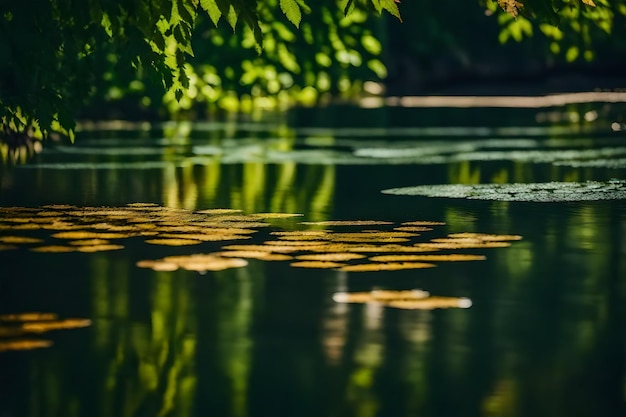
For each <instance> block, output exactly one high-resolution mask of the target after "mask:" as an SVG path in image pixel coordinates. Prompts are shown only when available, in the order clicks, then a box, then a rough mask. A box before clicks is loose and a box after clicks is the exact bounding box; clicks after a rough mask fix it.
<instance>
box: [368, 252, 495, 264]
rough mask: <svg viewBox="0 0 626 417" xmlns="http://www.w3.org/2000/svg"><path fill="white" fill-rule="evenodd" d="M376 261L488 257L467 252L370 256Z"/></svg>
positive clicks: (443, 260) (480, 258) (451, 259)
mask: <svg viewBox="0 0 626 417" xmlns="http://www.w3.org/2000/svg"><path fill="white" fill-rule="evenodd" d="M369 259H370V260H371V261H374V262H412V261H426V262H437V261H442V262H455V261H483V260H485V259H487V258H486V257H485V256H483V255H467V254H454V253H451V254H446V255H381V256H372V257H370V258H369Z"/></svg>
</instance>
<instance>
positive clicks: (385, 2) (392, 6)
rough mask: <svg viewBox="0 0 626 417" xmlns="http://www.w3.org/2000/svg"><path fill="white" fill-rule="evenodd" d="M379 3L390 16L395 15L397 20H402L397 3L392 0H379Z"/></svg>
mask: <svg viewBox="0 0 626 417" xmlns="http://www.w3.org/2000/svg"><path fill="white" fill-rule="evenodd" d="M380 5H381V6H382V8H383V9H385V10H387V11H388V12H389V13H390V14H391V15H392V16H395V17H396V18H398V20H399V21H401V22H402V17H400V10H398V5H397V4H396V2H395V1H394V0H380Z"/></svg>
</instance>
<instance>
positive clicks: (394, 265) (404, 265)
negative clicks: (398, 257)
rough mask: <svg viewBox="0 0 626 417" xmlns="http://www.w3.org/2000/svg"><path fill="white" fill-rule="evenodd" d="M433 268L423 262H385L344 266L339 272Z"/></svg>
mask: <svg viewBox="0 0 626 417" xmlns="http://www.w3.org/2000/svg"><path fill="white" fill-rule="evenodd" d="M434 266H435V265H434V264H429V263H425V262H385V263H368V264H357V265H346V266H343V267H341V268H339V270H340V271H345V272H370V271H398V270H401V269H423V268H433V267H434Z"/></svg>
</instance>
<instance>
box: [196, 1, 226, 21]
mask: <svg viewBox="0 0 626 417" xmlns="http://www.w3.org/2000/svg"><path fill="white" fill-rule="evenodd" d="M200 7H202V10H204V11H205V12H207V14H208V15H209V17H210V18H211V21H212V22H213V24H214V25H215V26H217V23H218V22H219V20H220V17H222V11H221V10H220V8H219V7H218V6H217V3H216V2H215V0H200Z"/></svg>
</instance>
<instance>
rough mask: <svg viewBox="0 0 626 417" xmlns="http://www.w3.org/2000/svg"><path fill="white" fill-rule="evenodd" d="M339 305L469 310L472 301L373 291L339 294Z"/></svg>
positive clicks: (417, 292)
mask: <svg viewBox="0 0 626 417" xmlns="http://www.w3.org/2000/svg"><path fill="white" fill-rule="evenodd" d="M333 300H334V301H335V302H338V303H377V304H382V305H384V306H387V307H394V308H402V309H409V310H432V309H435V308H469V307H471V306H472V301H471V300H470V299H469V298H465V297H440V296H435V297H431V296H430V293H428V292H427V291H424V290H419V289H416V290H404V291H394V290H373V291H369V292H354V293H348V292H339V293H335V294H334V295H333Z"/></svg>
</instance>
